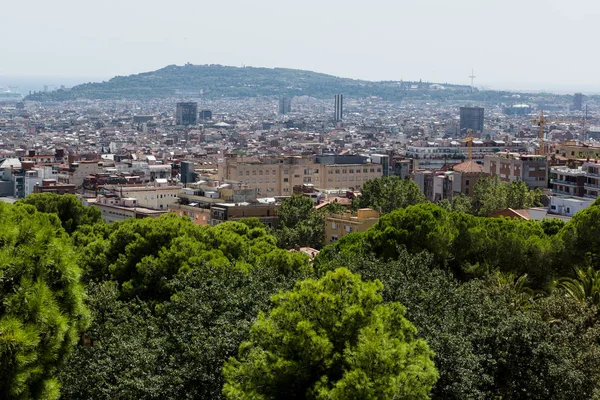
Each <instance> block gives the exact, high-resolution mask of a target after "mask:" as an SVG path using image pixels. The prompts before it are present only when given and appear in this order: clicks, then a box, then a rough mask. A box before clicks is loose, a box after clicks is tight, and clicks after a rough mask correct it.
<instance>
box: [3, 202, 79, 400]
mask: <svg viewBox="0 0 600 400" xmlns="http://www.w3.org/2000/svg"><path fill="white" fill-rule="evenodd" d="M79 277H80V270H79V268H78V267H77V265H76V264H75V254H74V252H73V249H72V248H71V245H70V242H69V240H68V237H67V236H66V235H65V233H64V231H63V229H62V228H61V226H60V223H59V221H58V219H57V218H56V216H54V215H47V214H42V213H39V212H36V211H35V209H34V208H33V207H32V206H21V207H18V206H9V205H6V204H4V203H0V377H1V378H0V398H3V399H10V398H17V399H29V398H38V399H55V398H58V395H59V384H58V381H57V379H56V371H57V368H58V367H59V365H60V364H61V363H62V362H63V361H64V360H65V359H66V357H67V356H68V354H69V353H70V351H71V349H72V347H73V346H74V344H75V343H76V342H77V340H78V339H79V335H80V333H81V331H82V330H83V329H85V328H86V327H87V325H88V323H89V315H88V311H87V309H86V307H85V306H84V303H83V300H84V289H83V286H82V285H81V283H80V282H79Z"/></svg>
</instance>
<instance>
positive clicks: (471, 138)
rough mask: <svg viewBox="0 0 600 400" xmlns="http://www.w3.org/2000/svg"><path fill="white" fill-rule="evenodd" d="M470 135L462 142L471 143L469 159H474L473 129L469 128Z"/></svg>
mask: <svg viewBox="0 0 600 400" xmlns="http://www.w3.org/2000/svg"><path fill="white" fill-rule="evenodd" d="M467 134H468V136H467V137H466V138H464V139H463V140H461V142H462V143H469V156H468V157H467V161H472V160H473V129H470V128H469V129H467Z"/></svg>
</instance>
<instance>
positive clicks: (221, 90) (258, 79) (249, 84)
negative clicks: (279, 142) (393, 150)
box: [26, 64, 499, 101]
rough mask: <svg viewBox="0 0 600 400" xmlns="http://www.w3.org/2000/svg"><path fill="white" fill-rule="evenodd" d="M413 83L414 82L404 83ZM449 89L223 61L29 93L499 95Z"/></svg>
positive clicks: (59, 96) (117, 96)
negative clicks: (413, 89) (412, 88)
mask: <svg viewBox="0 0 600 400" xmlns="http://www.w3.org/2000/svg"><path fill="white" fill-rule="evenodd" d="M404 84H405V85H407V86H409V85H410V82H405V83H404ZM428 86H429V85H425V87H428ZM444 86H445V87H446V89H447V90H444V91H432V92H429V91H427V90H426V89H425V88H424V89H425V90H424V91H423V92H418V93H417V92H409V91H408V90H402V89H401V88H400V86H399V85H398V83H397V82H370V81H364V80H356V79H348V78H337V77H334V76H331V75H326V74H320V73H316V72H311V71H302V70H297V69H286V68H254V67H245V68H237V67H229V66H222V65H214V64H213V65H191V64H186V65H184V66H176V65H169V66H167V67H165V68H161V69H159V70H157V71H152V72H146V73H141V74H136V75H129V76H116V77H114V78H112V79H110V80H108V81H107V82H101V83H85V84H82V85H77V86H75V87H73V88H71V89H70V90H68V91H66V90H57V91H54V92H48V93H42V92H40V93H35V94H33V95H29V96H27V97H26V99H27V100H33V101H44V100H51V101H57V100H58V101H61V100H73V99H81V98H84V99H114V100H121V99H153V98H165V97H175V96H177V92H178V91H184V92H189V91H190V90H192V91H193V92H194V93H195V94H198V91H199V90H200V89H202V90H203V96H204V97H206V98H216V97H219V98H221V97H255V96H277V97H279V96H282V95H286V96H312V97H317V98H333V96H334V95H335V94H336V93H344V95H345V96H349V97H355V98H357V97H358V98H363V97H369V96H379V97H382V98H384V99H386V100H402V99H403V98H404V97H417V98H423V97H431V96H436V97H452V96H459V97H466V98H470V99H472V98H473V97H475V98H477V97H480V96H481V98H482V99H484V98H487V97H489V96H490V94H489V93H494V95H493V96H498V93H499V92H489V93H488V94H482V95H479V94H477V93H476V94H473V93H470V91H469V88H468V86H456V85H448V84H444Z"/></svg>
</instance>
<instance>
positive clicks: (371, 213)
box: [325, 208, 379, 244]
mask: <svg viewBox="0 0 600 400" xmlns="http://www.w3.org/2000/svg"><path fill="white" fill-rule="evenodd" d="M377 221H379V213H378V212H377V211H375V210H372V209H370V208H361V209H359V210H358V211H356V215H353V214H350V213H344V214H330V215H328V216H327V217H325V244H330V243H333V242H335V241H337V240H339V239H340V238H342V237H344V236H346V235H349V234H351V233H353V232H364V231H366V230H367V229H369V228H370V227H372V226H373V225H375V224H376V223H377Z"/></svg>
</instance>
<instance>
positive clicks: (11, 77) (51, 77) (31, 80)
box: [0, 63, 600, 95]
mask: <svg viewBox="0 0 600 400" xmlns="http://www.w3.org/2000/svg"><path fill="white" fill-rule="evenodd" d="M207 64H218V63H206V64H194V65H207ZM168 65H174V64H165V65H164V66H163V67H160V68H158V69H162V68H164V67H166V66H168ZM219 65H223V66H227V67H240V66H234V65H225V64H219ZM179 66H181V65H179ZM245 67H251V68H269V69H274V68H285V69H298V70H303V71H310V72H315V73H323V74H326V75H331V76H334V77H337V78H346V79H356V80H363V81H370V82H381V81H401V80H404V81H407V82H418V81H419V80H423V81H425V82H431V83H439V84H450V85H461V86H468V85H469V84H470V82H469V83H464V82H452V81H450V80H446V81H436V80H431V79H423V78H413V79H405V78H404V79H402V78H399V79H383V80H372V79H363V78H357V77H352V76H342V75H336V74H331V73H327V72H321V71H311V70H306V69H300V68H290V67H280V66H275V67H266V66H254V65H245ZM152 71H156V69H155V70H144V71H139V72H135V73H132V74H126V75H120V74H115V75H112V76H91V75H90V76H86V75H68V74H64V75H61V74H58V75H57V74H23V75H18V74H4V75H0V88H5V89H6V88H8V87H18V89H17V90H15V91H17V92H19V93H21V94H23V95H27V94H28V93H29V91H32V92H33V91H42V90H44V85H47V86H48V90H49V91H51V90H56V89H58V88H59V87H60V86H61V85H64V86H65V87H73V86H77V85H81V84H84V83H88V82H92V83H96V82H98V83H99V82H105V81H108V80H110V79H112V78H114V77H116V76H129V75H137V74H142V73H147V72H152ZM474 87H475V88H477V89H478V90H481V91H485V90H493V91H510V92H520V93H553V94H559V95H566V94H574V93H583V94H585V95H595V94H600V85H582V84H556V83H554V84H531V85H526V84H519V83H512V84H511V83H506V84H501V85H499V84H488V83H486V82H482V83H477V82H476V83H475V84H474Z"/></svg>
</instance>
